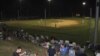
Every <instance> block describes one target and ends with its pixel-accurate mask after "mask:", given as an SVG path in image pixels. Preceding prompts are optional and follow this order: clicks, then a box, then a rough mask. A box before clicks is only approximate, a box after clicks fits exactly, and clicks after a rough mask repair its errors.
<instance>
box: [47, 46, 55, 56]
mask: <svg viewBox="0 0 100 56" xmlns="http://www.w3.org/2000/svg"><path fill="white" fill-rule="evenodd" d="M55 54H56V50H55V48H54V46H50V47H49V49H48V56H54V55H55Z"/></svg>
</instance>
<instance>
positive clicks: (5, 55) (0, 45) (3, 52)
mask: <svg viewBox="0 0 100 56" xmlns="http://www.w3.org/2000/svg"><path fill="white" fill-rule="evenodd" d="M18 46H21V47H22V48H23V50H30V51H31V53H32V54H34V53H35V52H36V50H37V51H38V52H39V55H40V54H42V48H41V47H39V46H37V45H35V44H33V43H30V42H25V41H19V40H13V41H1V40H0V56H12V53H13V52H14V51H15V50H16V48H17V47H18ZM40 56H41V55H40Z"/></svg>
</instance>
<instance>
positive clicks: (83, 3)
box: [82, 2, 86, 24]
mask: <svg viewBox="0 0 100 56" xmlns="http://www.w3.org/2000/svg"><path fill="white" fill-rule="evenodd" d="M82 5H83V8H84V7H85V6H86V2H82ZM84 11H85V10H84V9H83V11H82V14H83V15H82V17H83V18H84V17H85V13H84ZM82 24H84V19H82Z"/></svg>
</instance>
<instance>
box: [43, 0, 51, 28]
mask: <svg viewBox="0 0 100 56" xmlns="http://www.w3.org/2000/svg"><path fill="white" fill-rule="evenodd" d="M47 1H48V2H49V5H50V3H51V1H52V0H47ZM44 18H45V26H46V18H47V9H46V7H45V9H44Z"/></svg>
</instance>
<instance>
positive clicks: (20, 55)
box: [13, 47, 26, 56]
mask: <svg viewBox="0 0 100 56" xmlns="http://www.w3.org/2000/svg"><path fill="white" fill-rule="evenodd" d="M25 54H26V52H23V53H22V48H21V47H18V48H17V49H16V51H15V52H14V53H13V56H23V55H25Z"/></svg>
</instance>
